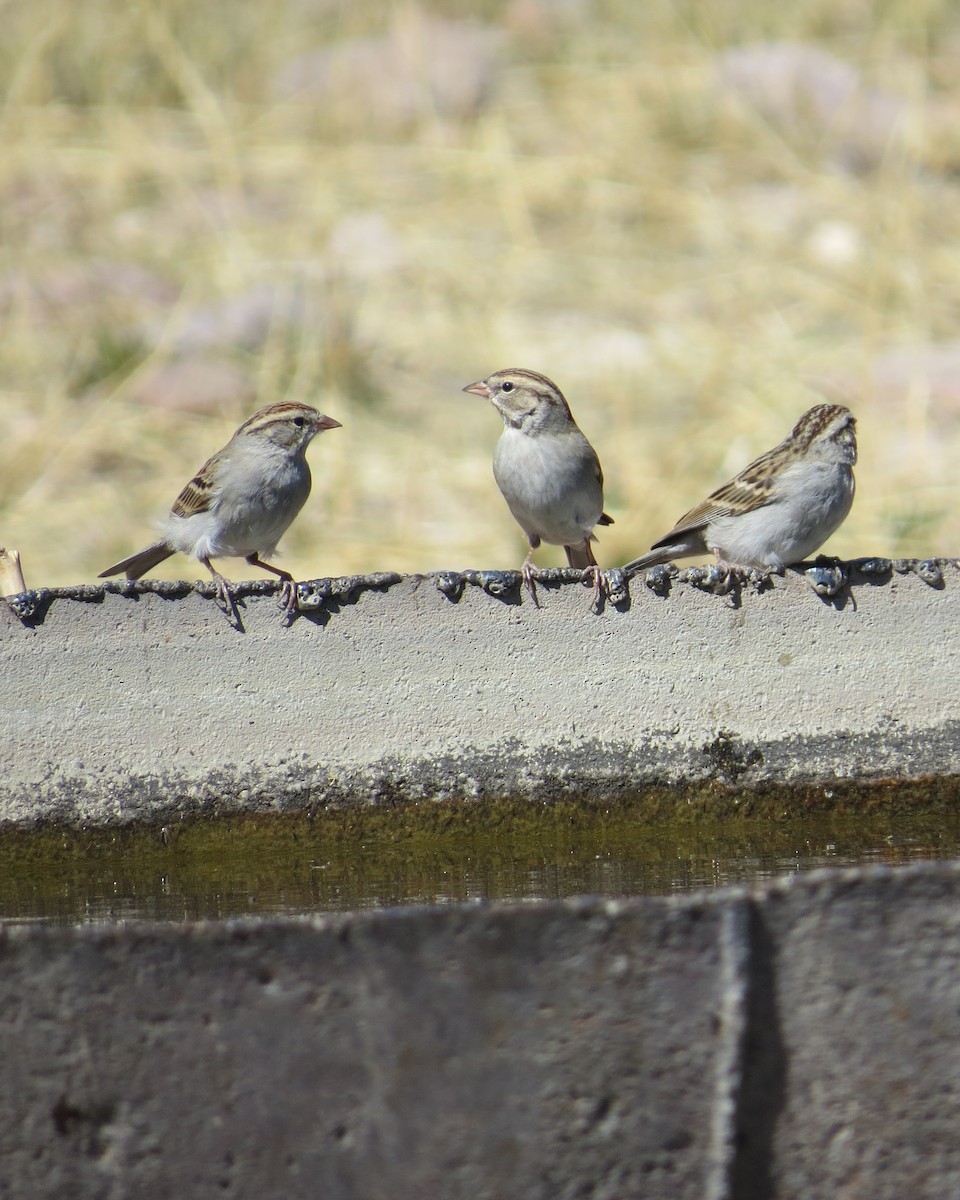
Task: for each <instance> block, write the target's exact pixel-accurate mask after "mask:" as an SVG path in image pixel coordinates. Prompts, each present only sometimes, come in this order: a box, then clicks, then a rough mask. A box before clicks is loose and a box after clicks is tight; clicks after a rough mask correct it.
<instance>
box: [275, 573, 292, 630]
mask: <svg viewBox="0 0 960 1200" xmlns="http://www.w3.org/2000/svg"><path fill="white" fill-rule="evenodd" d="M277 608H279V609H280V611H281V612H282V613H283V618H284V622H285V623H286V624H287V625H289V624H290V622H291V621H292V620H293V617H294V613H296V611H297V583H296V580H294V579H293V578H292V577H290V578H289V579H284V580H283V582H282V583H281V584H280V587H279V589H278V590H277Z"/></svg>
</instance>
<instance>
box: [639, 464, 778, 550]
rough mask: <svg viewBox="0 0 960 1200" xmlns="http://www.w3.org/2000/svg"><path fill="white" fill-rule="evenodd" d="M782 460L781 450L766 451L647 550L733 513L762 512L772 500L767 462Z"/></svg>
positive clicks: (771, 483) (684, 516)
mask: <svg viewBox="0 0 960 1200" xmlns="http://www.w3.org/2000/svg"><path fill="white" fill-rule="evenodd" d="M782 458H783V448H782V446H777V447H776V449H774V450H770V451H768V452H767V453H766V454H763V455H761V456H760V458H758V459H755V460H754V461H753V462H752V463H751V464H750V465H749V466H748V467H745V468H744V469H743V470H742V471H741V472H740V474H739V475H737V476H736V477H735V478H734V479H731V480H730V482H729V483H725V484H723V486H722V487H718V488H717V490H716V491H715V492H711V493H710V495H709V496H708V497H707V498H706V500H703V501H701V502H700V503H699V504H698V505H697V506H696V507H695V508H691V509H690V511H689V512H688V513H684V515H683V516H682V517H681V518H680V520H679V521H678V522H677V523H676V525H674V527H673V528H672V529H671V530H670V532H669V533H668V534H666V536H665V537H662V538H660V540H659V541H658V542H654V544H653V546H652V547H651V549H653V550H656V549H657V547H658V546H663V545H667V544H668V543H670V542H672V541H675V540H676V539H677V538H678V537H680V536H682V535H683V534H685V533H690V532H691V531H692V530H695V529H703V527H704V526H705V525H708V524H709V523H710V522H711V521H712V520H714V519H715V518H717V517H729V516H733V515H734V514H735V513H745V512H750V511H752V510H753V509H755V508H763V507H764V505H766V504H769V503H770V501H771V499H772V498H773V474H772V473H771V471H770V469H769V468H770V464H771V462H777V461H779V460H781V459H782Z"/></svg>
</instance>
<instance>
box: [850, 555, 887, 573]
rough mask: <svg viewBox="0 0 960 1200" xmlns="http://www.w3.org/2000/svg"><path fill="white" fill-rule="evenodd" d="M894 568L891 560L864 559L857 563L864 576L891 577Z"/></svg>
mask: <svg viewBox="0 0 960 1200" xmlns="http://www.w3.org/2000/svg"><path fill="white" fill-rule="evenodd" d="M892 566H893V564H892V563H891V562H890V559H889V558H862V559H861V560H860V561H859V562H858V563H857V567H858V568H859V570H860V573H861V574H862V575H889V573H890V571H891V570H892Z"/></svg>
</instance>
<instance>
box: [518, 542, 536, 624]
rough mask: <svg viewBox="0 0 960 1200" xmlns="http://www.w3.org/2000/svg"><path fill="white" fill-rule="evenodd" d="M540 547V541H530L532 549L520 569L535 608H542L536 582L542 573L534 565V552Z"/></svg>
mask: <svg viewBox="0 0 960 1200" xmlns="http://www.w3.org/2000/svg"><path fill="white" fill-rule="evenodd" d="M539 545H540V539H539V538H537V540H536V541H534V540H533V538H531V539H530V549H529V551H528V552H527V557H526V558H525V559H524V560H523V566H522V567H521V568H520V574H521V575H522V576H523V582H524V583H525V584H526V587H527V591H528V592H529V593H530V599H531V600H532V601H533V604H534V607H535V608H539V607H540V601H539V599H538V598H537V585H536V583H535V582H534V581H535V580H536V578H537V576H538V575H539V574H540V572H539V571H538V570H537V568H536V566H535V565H534V563H533V552H534V550H536V548H537V547H538V546H539Z"/></svg>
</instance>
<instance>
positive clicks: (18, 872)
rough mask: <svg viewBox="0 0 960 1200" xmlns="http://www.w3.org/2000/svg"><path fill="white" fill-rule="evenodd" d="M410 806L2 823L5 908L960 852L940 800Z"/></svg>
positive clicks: (224, 900)
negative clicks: (793, 809) (656, 815)
mask: <svg viewBox="0 0 960 1200" xmlns="http://www.w3.org/2000/svg"><path fill="white" fill-rule="evenodd" d="M437 811H438V806H434V808H433V813H434V814H435V813H436V812H437ZM571 812H572V813H573V816H571ZM408 818H409V814H406V815H401V816H400V817H398V818H397V821H396V823H393V822H391V820H390V819H385V818H384V817H383V816H382V815H381V816H379V817H378V818H377V820H376V822H374V823H373V824H371V821H370V820H364V819H362V818H354V817H348V816H344V815H342V814H341V815H340V816H338V817H324V818H322V819H319V818H318V819H308V818H305V817H302V816H300V817H272V818H269V819H266V818H259V819H257V818H242V819H221V820H218V821H214V822H206V823H203V824H201V823H197V824H193V825H185V826H183V827H182V828H177V829H176V830H174V831H169V830H167V831H164V833H163V836H160V833H159V831H157V830H125V831H114V832H99V833H97V832H89V831H86V832H83V833H78V834H64V833H60V834H53V833H49V832H47V833H34V834H29V835H28V834H21V833H11V832H9V831H7V832H6V833H4V834H3V835H2V836H0V922H3V923H7V924H10V923H21V922H22V923H28V922H46V923H52V924H68V925H74V924H104V923H111V922H118V921H133V920H148V921H173V922H182V921H191V920H198V919H221V918H227V917H236V916H241V915H252V914H259V915H268V914H284V915H289V914H304V913H321V912H337V911H346V910H356V909H364V908H387V907H392V906H396V905H409V904H441V905H442V904H453V903H462V902H465V901H467V902H469V901H475V902H480V901H487V900H528V901H536V900H544V899H556V898H560V897H564V896H571V895H577V894H594V895H604V896H637V895H666V894H671V893H677V892H689V891H697V890H701V889H710V888H716V887H722V886H725V885H728V884H738V883H754V882H757V881H760V880H764V879H771V878H774V877H776V876H781V875H787V874H796V873H799V872H802V871H810V870H813V869H814V868H817V867H825V866H835V867H840V866H852V865H855V864H862V863H888V864H894V865H895V864H900V863H907V862H912V861H915V860H917V859H925V858H926V859H930V858H955V857H960V818H958V817H957V816H954V815H941V814H936V815H931V814H929V813H926V814H920V815H916V814H909V815H906V816H905V815H902V814H901V815H896V816H892V815H889V814H886V815H884V814H876V813H874V814H867V815H864V816H861V817H858V818H857V819H856V820H852V819H851V818H849V817H843V818H840V817H817V818H810V819H804V820H794V821H779V822H775V821H771V820H769V819H766V820H759V819H745V818H739V817H738V818H736V819H732V820H727V821H725V822H723V823H708V822H706V821H702V820H700V821H691V822H689V823H687V824H683V825H675V824H673V825H671V824H650V823H648V822H644V821H642V820H640V819H638V818H636V817H631V815H630V813H629V812H624V811H618V812H617V813H615V814H612V815H611V814H610V813H609V812H603V811H600V812H591V811H581V810H579V809H572V810H571V809H569V808H567V809H564V810H563V811H562V812H554V811H549V810H547V811H543V812H540V813H536V814H533V815H532V816H531V814H529V812H524V814H523V816H522V818H517V819H516V820H512V819H506V818H504V817H503V815H502V814H499V816H498V819H497V820H496V821H494V822H492V824H493V826H495V827H494V828H491V822H490V821H488V820H486V819H485V818H484V816H483V814H482V813H480V814H478V815H477V816H476V818H475V819H474V818H473V817H471V819H470V820H469V821H468V822H467V823H466V827H465V825H464V822H462V821H460V822H453V823H451V824H450V826H449V828H446V827H444V823H443V822H439V823H438V821H437V820H436V819H435V816H430V817H429V819H426V820H424V821H421V820H420V818H419V817H418V818H417V819H416V820H410V819H408ZM438 825H439V827H438Z"/></svg>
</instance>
